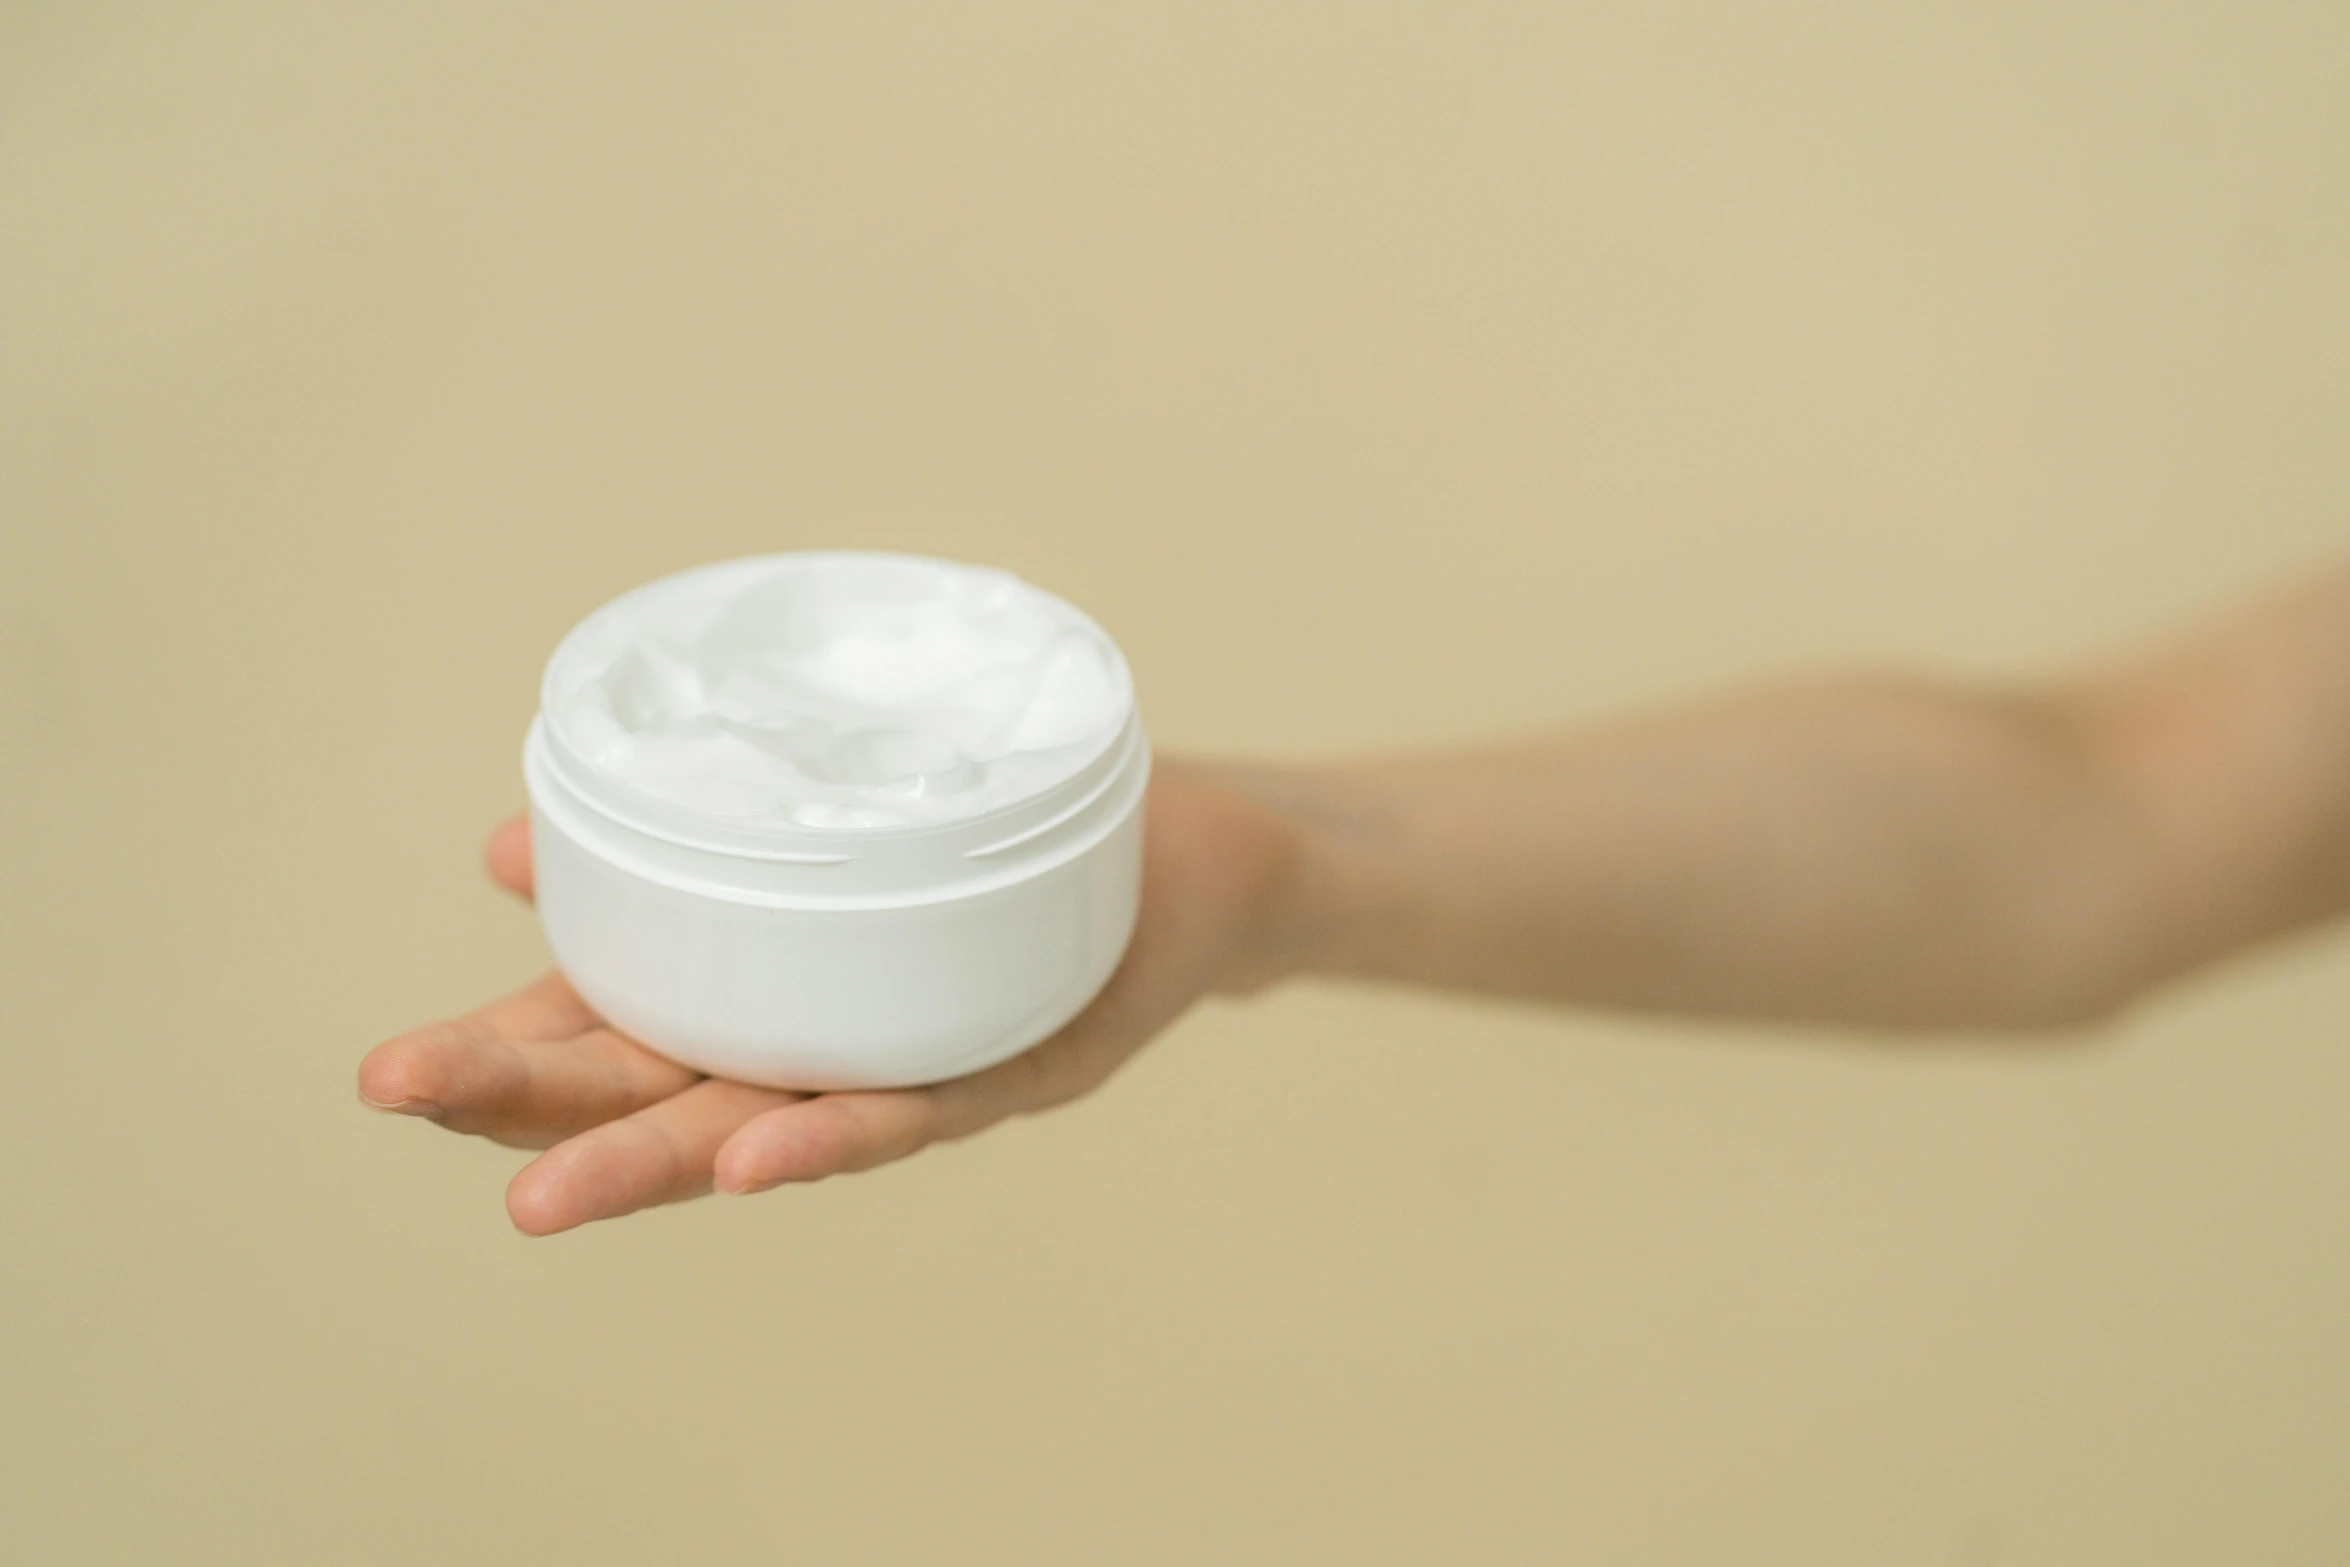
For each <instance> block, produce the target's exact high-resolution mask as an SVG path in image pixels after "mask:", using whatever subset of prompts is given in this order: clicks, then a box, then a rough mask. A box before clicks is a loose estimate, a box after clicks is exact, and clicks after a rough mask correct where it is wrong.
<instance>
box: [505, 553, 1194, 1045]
mask: <svg viewBox="0 0 2350 1567" xmlns="http://www.w3.org/2000/svg"><path fill="white" fill-rule="evenodd" d="M523 768H524V774H525V778H526V780H527V782H528V785H529V791H530V805H531V828H532V834H533V837H532V844H533V851H534V854H535V858H536V866H537V880H538V906H539V914H540V918H541V920H542V921H543V923H544V924H545V927H546V933H547V941H548V944H549V946H551V947H552V948H553V949H554V954H555V961H556V963H557V964H558V965H559V966H560V967H561V968H562V970H563V972H564V974H565V975H566V976H568V977H569V979H570V980H571V982H572V984H573V985H574V986H576V987H577V988H578V990H579V993H580V995H581V996H582V997H584V998H585V999H586V1000H587V1002H588V1003H589V1005H591V1006H593V1007H594V1008H596V1010H597V1011H598V1012H600V1013H601V1014H602V1015H603V1016H604V1018H605V1019H606V1020H607V1021H608V1022H610V1023H611V1024H612V1026H613V1027H615V1028H617V1029H619V1030H621V1031H622V1032H624V1033H627V1034H629V1035H631V1036H633V1037H635V1038H637V1039H639V1040H642V1041H643V1042H644V1043H645V1044H647V1045H649V1046H651V1047H652V1048H653V1049H655V1050H658V1051H660V1052H662V1053H663V1054H665V1055H668V1056H670V1057H672V1058H674V1059H676V1060H678V1061H680V1062H683V1063H684V1064H685V1065H687V1066H690V1067H693V1068H695V1069H696V1070H698V1071H702V1072H708V1073H711V1074H713V1075H715V1076H720V1077H729V1078H734V1079H737V1080H740V1081H743V1082H749V1083H761V1084H766V1085H769V1086H772V1087H778V1088H802V1089H834V1088H871V1087H892V1086H899V1085H904V1084H911V1083H925V1082H934V1081H937V1080H940V1079H942V1078H948V1077H957V1076H960V1075H962V1074H963V1073H966V1072H974V1071H977V1070H979V1069H980V1068H982V1067H985V1066H990V1065H992V1064H994V1063H995V1062H997V1061H1001V1060H1003V1059H1005V1058H1006V1057H1008V1056H1012V1055H1015V1054H1017V1053H1018V1052H1020V1051H1022V1050H1025V1049H1027V1048H1028V1047H1029V1046H1031V1045H1033V1044H1035V1043H1037V1042H1038V1041H1039V1040H1041V1039H1043V1038H1044V1037H1045V1036H1046V1035H1048V1034H1050V1033H1052V1032H1053V1031H1054V1030H1055V1029H1057V1028H1059V1027H1060V1026H1061V1025H1062V1024H1063V1023H1066V1022H1067V1021H1068V1020H1069V1019H1070V1018H1072V1017H1074V1016H1075V1015H1076V1014H1077V1012H1078V1011H1079V1010H1080V1009H1081V1008H1082V1007H1084V1005H1085V1004H1086V1002H1087V1001H1089V1000H1091V999H1092V998H1093V996H1094V994H1095V993H1096V992H1097V991H1099V990H1100V989H1101V987H1102V985H1103V983H1104V982H1105V981H1106V980H1107V979H1108V978H1109V976H1110V971H1111V970H1112V969H1113V968H1115V967H1116V966H1117V963H1118V959H1119V957H1120V955H1121V954H1122V953H1123V952H1124V950H1125V947H1126V943H1127V940H1128V938H1129V937H1130V936H1131V935H1132V934H1133V930H1134V917H1135V909H1136V903H1137V899H1138V896H1139V893H1140V885H1141V873H1142V815H1141V804H1142V793H1143V785H1144V782H1145V780H1146V778H1147V776H1148V774H1149V771H1150V747H1149V743H1148V742H1147V740H1146V739H1145V738H1144V735H1143V730H1142V723H1141V719H1140V716H1139V715H1138V714H1137V712H1136V710H1135V702H1134V687H1133V681H1132V678H1131V676H1130V674H1129V673H1128V670H1127V667H1126V661H1125V659H1124V658H1123V657H1122V656H1121V655H1120V653H1119V651H1118V648H1117V645H1116V644H1115V643H1114V642H1112V641H1111V640H1110V638H1109V637H1108V635H1106V634H1105V633H1104V632H1103V631H1102V629H1101V628H1100V627H1099V626H1097V625H1095V624H1094V623H1093V621H1092V620H1090V619H1088V618H1087V617H1086V616H1085V615H1084V614H1082V613H1081V612H1079V611H1078V610H1077V609H1075V608H1074V607H1072V606H1071V605H1069V604H1067V603H1065V602H1063V601H1062V600H1061V599H1059V598H1056V597H1055V596H1053V595H1052V594H1050V593H1046V592H1044V591H1043V590H1042V589H1039V588H1036V587H1032V586H1030V585H1029V584H1028V583H1026V582H1023V581H1021V580H1020V579H1019V578H1017V577H1015V576H1012V575H1011V574H1010V573H1008V572H1002V571H996V570H991V569H988V568H985V567H979V566H967V565H962V564H959V563H956V562H953V561H945V560H933V559H929V558H926V557H922V556H913V555H886V554H869V553H851V552H821V553H806V554H791V555H767V556H759V557H754V558H751V559H746V560H733V561H725V562H721V563H719V564H717V565H712V566H704V567H700V568H698V569H696V570H692V571H685V572H680V573H678V574H677V575H675V576H671V577H664V578H662V579H661V580H659V581H657V582H653V583H650V584H648V585H646V586H644V587H641V588H638V589H636V590H635V591H634V592H631V593H626V594H623V595H622V596H621V597H619V598H617V599H615V600H613V601H612V602H611V603H609V604H606V605H605V606H604V607H603V608H601V609H599V610H597V611H596V612H595V613H593V614H591V615H590V616H588V618H587V619H586V620H584V621H582V622H581V623H580V624H579V625H578V627H577V628H575V629H574V630H573V631H572V632H571V634H570V635H569V636H567V637H565V638H564V639H563V641H562V643H561V644H560V645H559V646H558V647H557V648H556V649H555V653H554V656H553V658H552V659H550V660H549V661H548V664H547V672H546V679H545V682H544V684H543V685H542V687H541V689H540V696H539V713H538V717H537V719H536V720H535V721H534V722H533V723H532V725H531V728H530V737H529V740H528V742H527V743H526V745H525V747H524V752H523Z"/></svg>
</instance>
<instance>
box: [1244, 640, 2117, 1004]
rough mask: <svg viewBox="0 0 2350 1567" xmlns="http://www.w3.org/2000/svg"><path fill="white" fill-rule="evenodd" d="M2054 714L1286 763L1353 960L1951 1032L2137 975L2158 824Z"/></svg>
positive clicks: (1753, 719)
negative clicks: (2061, 731) (2138, 811)
mask: <svg viewBox="0 0 2350 1567" xmlns="http://www.w3.org/2000/svg"><path fill="white" fill-rule="evenodd" d="M2043 727H2044V721H2043V720H2042V719H2041V718H2040V716H2039V715H2035V714H2034V713H2032V712H2031V710H2030V708H2029V705H2028V704H2025V703H2021V702H2008V701H2002V700H1999V699H1995V698H1989V697H1978V696H1973V695H1967V694H1961V693H1958V692H1954V691H1945V690H1940V689H1936V688H1931V687H1925V686H1917V685H1909V684H1902V683H1895V682H1890V681H1880V680H1853V681H1845V682H1832V683H1822V684H1812V685H1801V686H1788V687H1784V688H1779V689H1773V690H1766V691H1758V692H1754V693H1751V694H1747V695H1742V696H1737V697H1732V698H1728V699H1725V700H1722V701H1719V702H1715V703H1711V704H1707V705H1705V706H1702V707H1694V708H1690V709H1687V710H1684V711H1680V712H1675V713H1669V714H1664V715H1660V716H1657V717H1654V718H1650V719H1646V720H1641V721H1638V722H1633V723H1627V724H1622V725H1617V726H1613V727H1609V728H1606V729H1601V730H1596V731H1592V732H1589V733H1581V734H1570V735H1562V736H1556V737H1546V738H1541V739H1536V740H1532V741H1528V742H1525V743H1522V744H1518V745H1513V746H1508V747H1503V748H1495V749H1489V750H1480V751H1465V752H1457V753H1450V754H1443V755H1431V756H1424V757H1404V758H1395V759H1386V760H1377V761H1368V762H1355V763H1348V764H1341V765H1335V766H1329V767H1320V768H1308V769H1298V770H1283V771H1278V772H1263V773H1258V774H1254V775H1252V778H1251V787H1252V788H1254V789H1256V790H1257V791H1259V792H1260V793H1262V794H1263V795H1264V797H1266V798H1268V799H1270V800H1272V801H1274V802H1275V803H1276V804H1277V805H1278V807H1279V808H1280V809H1281V810H1283V811H1284V812H1285V813H1286V814H1287V815H1288V816H1289V818H1290V819H1291V820H1292V821H1293V822H1295V823H1296V824H1297V831H1298V838H1299V843H1300V845H1301V847H1300V851H1299V854H1298V857H1297V872H1296V876H1295V883H1294V885H1295V894H1294V897H1295V902H1294V904H1293V908H1294V911H1295V912H1294V915H1293V922H1294V924H1295V926H1296V928H1297V930H1298V932H1299V934H1298V936H1297V938H1296V944H1295V950H1296V952H1297V953H1298V960H1299V964H1300V966H1302V967H1306V968H1310V969H1315V970H1319V971H1323V972H1328V973H1336V974H1349V975H1357V976H1371V977H1379V978H1387V979H1396V980H1403V981H1410V982H1417V983H1425V984H1433V985H1442V986H1450V987H1456V988H1463V989H1471V990H1481V991H1489V992H1496V993H1502V994H1512V995H1520V996H1528V997H1536V998H1542V999H1548V1000H1556V1001H1564V1002H1572V1003H1578V1004H1585V1005H1598V1006H1611V1007H1627V1008H1636V1009H1649V1010H1663V1011H1673V1012H1685V1013H1705V1014H1717V1015H1731V1016H1741V1017H1758V1018H1812V1019H1826V1020H1834V1021H1845V1022H1856V1023H1871V1024H1890V1025H1934V1024H1960V1023H1994V1024H1996V1023H2040V1022H2057V1021H2064V1020H2067V1019H2070V1018H2073V1017H2076V1016H2082V1015H2087V1014H2090V1013H2093V1012H2095V1011H2097V1010H2100V1009H2102V1008H2103V1007H2105V1006H2107V1005H2110V1004H2111V1002H2112V1001H2113V1000H2114V999H2115V998H2116V997H2117V996H2118V995H2120V994H2123V993H2126V991H2127V990H2128V989H2129V988H2131V987H2132V986H2133V985H2134V984H2135V983H2136V981H2137V979H2138V977H2139V976H2138V975H2137V974H2136V972H2135V971H2134V958H2135V954H2136V950H2137V946H2138V943H2137V942H2136V940H2135V938H2134V936H2133V933H2132V932H2133V927H2134V921H2135V917H2136V910H2137V909H2138V907H2139V906H2140V905H2141V903H2142V893H2143V889H2142V888H2141V887H2139V886H2138V885H2136V884H2135V882H2134V880H2133V877H2134V875H2135V874H2136V867H2137V866H2138V864H2139V863H2140V861H2139V858H2138V857H2137V856H2136V855H2134V854H2133V853H2132V852H2131V844H2130V841H2129V840H2130V836H2131V833H2132V831H2133V828H2132V825H2131V823H2129V822H2128V821H2127V820H2126V819H2124V818H2123V817H2122V816H2121V814H2120V813H2118V812H2115V811H2113V810H2112V809H2111V808H2110V804H2109V802H2108V801H2107V800H2106V799H2105V798H2103V797H2102V796H2101V794H2100V792H2099V791H2098V790H2097V789H2096V788H2095V787H2094V786H2093V785H2092V783H2091V781H2090V780H2089V779H2088V777H2087V776H2086V775H2085V773H2084V772H2083V770H2081V769H2080V768H2078V767H2077V766H2076V765H2075V764H2074V763H2073V761H2072V760H2071V758H2069V757H2068V756H2067V754H2066V751H2065V748H2064V747H2063V746H2062V745H2061V744H2058V743H2054V742H2053V741H2052V740H2051V739H2050V737H2048V736H2046V735H2044V734H2043V733H2041V730H2042V729H2043Z"/></svg>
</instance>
